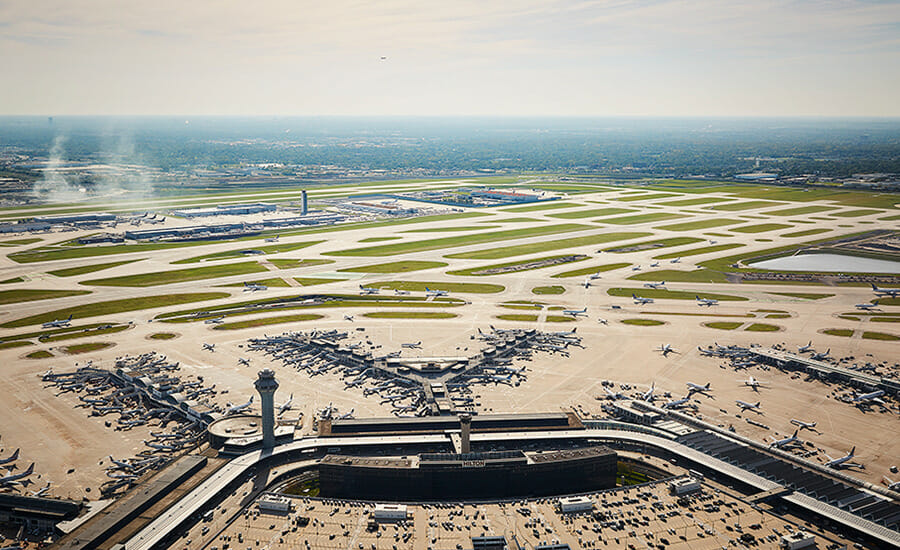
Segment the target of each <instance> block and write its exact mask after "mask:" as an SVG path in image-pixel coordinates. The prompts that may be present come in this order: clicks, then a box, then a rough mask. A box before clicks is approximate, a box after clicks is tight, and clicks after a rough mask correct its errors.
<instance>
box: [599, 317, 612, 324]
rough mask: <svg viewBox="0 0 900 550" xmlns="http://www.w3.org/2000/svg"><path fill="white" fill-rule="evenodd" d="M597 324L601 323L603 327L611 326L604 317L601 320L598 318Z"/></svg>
mask: <svg viewBox="0 0 900 550" xmlns="http://www.w3.org/2000/svg"><path fill="white" fill-rule="evenodd" d="M597 322H598V323H600V324H601V325H608V324H609V321H607V320H606V319H603V318H602V317H601V318H598V319H597Z"/></svg>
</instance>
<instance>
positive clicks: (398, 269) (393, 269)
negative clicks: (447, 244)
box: [338, 260, 450, 273]
mask: <svg viewBox="0 0 900 550" xmlns="http://www.w3.org/2000/svg"><path fill="white" fill-rule="evenodd" d="M448 265H450V264H448V263H446V262H426V261H414V260H409V261H401V262H388V263H383V264H374V265H363V266H359V267H345V268H343V269H338V271H340V272H347V273H406V272H408V271H421V270H423V269H434V268H436V267H447V266H448Z"/></svg>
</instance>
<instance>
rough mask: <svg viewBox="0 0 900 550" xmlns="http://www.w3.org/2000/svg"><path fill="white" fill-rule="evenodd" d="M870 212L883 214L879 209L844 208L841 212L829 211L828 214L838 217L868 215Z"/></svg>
mask: <svg viewBox="0 0 900 550" xmlns="http://www.w3.org/2000/svg"><path fill="white" fill-rule="evenodd" d="M870 214H884V212H883V211H881V210H844V211H843V212H830V213H829V214H828V215H829V216H836V217H838V218H856V217H859V216H868V215H870Z"/></svg>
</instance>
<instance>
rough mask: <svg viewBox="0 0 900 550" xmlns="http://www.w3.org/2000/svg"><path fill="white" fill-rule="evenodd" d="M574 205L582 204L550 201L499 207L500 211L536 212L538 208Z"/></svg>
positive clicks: (546, 208)
mask: <svg viewBox="0 0 900 550" xmlns="http://www.w3.org/2000/svg"><path fill="white" fill-rule="evenodd" d="M576 206H584V205H583V204H579V203H577V202H563V201H550V202H542V203H540V204H533V205H531V206H516V207H515V208H500V209H499V211H500V212H537V211H539V210H550V209H552V208H574V207H576Z"/></svg>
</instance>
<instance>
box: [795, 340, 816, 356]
mask: <svg viewBox="0 0 900 550" xmlns="http://www.w3.org/2000/svg"><path fill="white" fill-rule="evenodd" d="M812 350H813V347H812V340H810V341H809V343H808V344H806V345H805V346H797V353H806V352H807V351H812Z"/></svg>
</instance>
